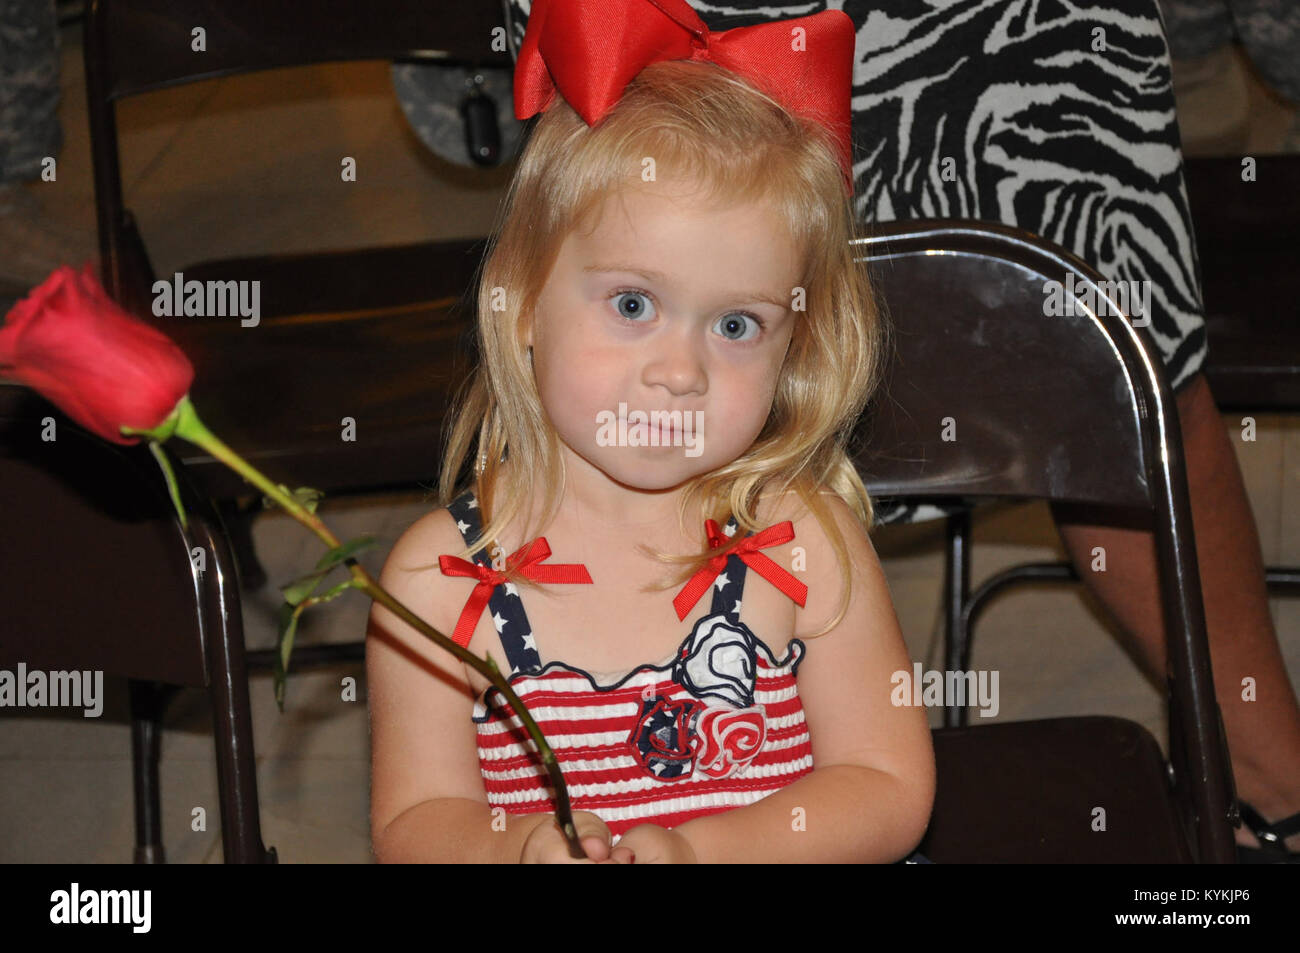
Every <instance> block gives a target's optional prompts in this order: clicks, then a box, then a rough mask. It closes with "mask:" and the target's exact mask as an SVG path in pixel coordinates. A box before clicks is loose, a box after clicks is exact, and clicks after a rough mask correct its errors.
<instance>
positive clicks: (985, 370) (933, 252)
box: [855, 220, 1233, 862]
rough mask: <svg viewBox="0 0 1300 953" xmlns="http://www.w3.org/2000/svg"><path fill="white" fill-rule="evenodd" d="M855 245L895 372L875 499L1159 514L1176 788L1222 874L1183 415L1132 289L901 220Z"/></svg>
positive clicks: (1024, 248)
mask: <svg viewBox="0 0 1300 953" xmlns="http://www.w3.org/2000/svg"><path fill="white" fill-rule="evenodd" d="M856 244H857V246H858V247H859V249H860V250H861V256H860V260H863V261H865V262H867V263H868V265H869V267H870V269H871V274H872V275H873V276H874V278H875V282H876V287H877V290H878V292H879V294H880V296H881V297H882V299H883V300H884V303H885V305H886V308H887V312H888V314H889V316H890V323H891V325H892V328H893V345H892V350H893V355H892V358H893V359H892V362H891V364H890V368H889V371H888V374H887V377H886V379H885V381H884V383H883V385H882V387H881V390H880V391H879V392H878V394H877V396H876V398H874V399H873V402H872V405H871V406H870V407H869V408H868V411H867V413H866V414H864V416H863V423H862V427H861V429H860V431H859V438H860V444H861V446H860V449H859V450H857V452H856V456H855V462H856V463H857V465H858V467H859V470H860V471H861V473H862V474H863V478H864V480H865V481H866V483H867V486H868V489H869V490H870V491H871V492H872V494H873V495H881V496H891V497H903V498H907V499H932V500H933V499H941V498H948V499H952V498H962V499H971V500H974V499H979V498H1018V499H1024V498H1032V499H1044V500H1060V501H1073V502H1083V503H1095V504H1103V505H1112V506H1118V507H1125V508H1140V509H1142V510H1145V511H1146V512H1147V513H1149V514H1150V515H1151V517H1152V522H1153V529H1154V532H1155V538H1156V551H1157V556H1158V560H1159V567H1160V595H1161V601H1162V605H1163V607H1164V618H1165V626H1166V634H1167V640H1168V646H1169V653H1168V656H1169V676H1170V692H1171V701H1170V747H1171V760H1172V764H1173V768H1174V772H1175V777H1176V791H1177V793H1178V797H1179V803H1180V805H1181V806H1182V808H1183V812H1184V817H1185V819H1186V820H1187V821H1188V823H1189V829H1193V830H1195V831H1196V838H1197V843H1198V848H1199V851H1198V852H1199V856H1200V857H1201V859H1202V860H1216V859H1217V860H1220V861H1224V862H1227V861H1229V860H1231V858H1232V856H1233V847H1232V838H1231V833H1230V830H1229V827H1228V819H1229V817H1230V810H1231V806H1230V805H1231V797H1230V794H1229V791H1230V790H1231V781H1230V778H1229V775H1228V773H1227V770H1228V769H1227V761H1226V757H1225V756H1224V752H1223V749H1222V747H1221V735H1220V723H1219V717H1218V711H1217V707H1216V705H1215V700H1214V686H1213V679H1212V677H1211V671H1210V656H1209V648H1208V641H1207V639H1206V632H1205V610H1204V605H1203V603H1202V600H1201V589H1200V573H1199V571H1198V567H1197V561H1196V546H1195V541H1194V537H1193V535H1192V522H1191V505H1190V498H1189V496H1188V491H1187V482H1186V475H1185V472H1184V464H1183V452H1182V439H1181V432H1180V430H1179V428H1178V410H1177V406H1176V404H1175V403H1174V399H1173V394H1172V392H1171V391H1170V389H1169V385H1168V382H1167V381H1166V379H1165V374H1164V365H1163V363H1162V361H1161V358H1160V354H1159V351H1158V350H1157V348H1156V346H1155V344H1154V342H1153V340H1152V339H1151V337H1150V335H1149V334H1148V332H1147V331H1146V330H1145V328H1144V327H1141V326H1139V327H1135V326H1134V323H1135V320H1131V319H1130V317H1129V315H1130V314H1134V318H1135V319H1136V321H1138V322H1140V320H1141V319H1140V318H1137V316H1136V314H1135V312H1136V311H1137V310H1138V309H1137V308H1136V307H1135V306H1134V301H1135V300H1136V301H1139V302H1142V303H1143V304H1145V303H1146V302H1145V301H1143V292H1142V289H1141V288H1140V287H1139V288H1136V289H1134V288H1118V287H1116V286H1115V285H1114V284H1112V283H1107V282H1106V281H1105V280H1104V279H1103V278H1101V276H1100V275H1098V274H1097V273H1096V271H1094V270H1093V269H1092V268H1091V267H1089V266H1088V265H1087V264H1086V263H1085V262H1083V261H1081V260H1080V259H1078V258H1076V257H1075V256H1073V255H1071V254H1070V253H1068V252H1066V251H1065V250H1063V249H1061V248H1059V247H1057V246H1054V245H1051V244H1049V243H1048V242H1046V241H1044V240H1042V239H1040V238H1038V237H1037V236H1034V235H1031V234H1029V233H1027V232H1023V231H1020V230H1018V229H1013V228H1009V227H1007V226H1004V225H995V224H991V223H986V222H979V221H938V220H922V221H910V222H895V223H890V224H887V225H882V226H878V227H877V228H876V229H875V234H874V235H873V236H872V237H870V238H867V239H863V240H860V241H859V242H857V243H856ZM1124 299H1127V300H1124ZM1146 301H1149V298H1148V299H1146ZM1144 313H1149V311H1146V312H1144Z"/></svg>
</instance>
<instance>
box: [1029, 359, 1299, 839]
mask: <svg viewBox="0 0 1300 953" xmlns="http://www.w3.org/2000/svg"><path fill="white" fill-rule="evenodd" d="M1177 403H1178V412H1179V421H1180V427H1181V430H1182V435H1183V452H1184V456H1185V458H1186V460H1187V482H1188V487H1189V491H1190V494H1191V500H1192V525H1193V528H1194V531H1195V534H1196V558H1197V561H1198V563H1199V565H1200V574H1201V589H1202V594H1203V597H1204V600H1205V615H1206V627H1207V629H1208V633H1209V641H1210V658H1211V663H1212V664H1213V666H1214V688H1215V694H1216V696H1217V697H1218V700H1219V707H1220V708H1221V710H1222V712H1223V721H1224V729H1225V731H1226V733H1227V737H1228V747H1229V748H1230V750H1231V755H1232V762H1233V770H1234V774H1235V778H1236V783H1237V792H1238V795H1239V796H1240V797H1241V799H1242V800H1243V801H1246V802H1248V803H1249V804H1251V805H1252V806H1253V807H1254V808H1255V809H1256V810H1258V811H1259V812H1260V814H1262V815H1263V816H1264V817H1265V818H1267V819H1268V820H1270V821H1277V820H1280V819H1281V818H1283V817H1287V816H1289V815H1291V814H1294V813H1295V812H1296V811H1300V707H1297V704H1296V696H1295V692H1294V691H1293V690H1292V688H1291V683H1290V681H1289V680H1288V678H1287V673H1286V669H1285V666H1284V663H1283V660H1282V653H1281V651H1280V649H1279V648H1278V643H1277V634H1276V632H1275V630H1274V628H1273V620H1272V618H1271V616H1270V615H1269V608H1268V595H1267V588H1266V585H1265V582H1264V564H1263V557H1262V555H1261V551H1260V544H1259V532H1258V530H1257V529H1256V527H1255V520H1254V515H1253V514H1252V512H1251V509H1250V502H1249V500H1248V499H1247V497H1246V489H1245V485H1244V483H1243V482H1242V478H1241V470H1240V468H1239V466H1238V463H1237V457H1236V454H1235V452H1234V450H1233V447H1232V444H1231V442H1230V438H1229V436H1228V432H1227V427H1226V426H1225V423H1224V420H1223V418H1222V417H1221V416H1220V415H1219V411H1218V408H1217V407H1216V406H1215V404H1214V398H1213V396H1212V395H1211V393H1210V388H1209V385H1208V384H1207V383H1206V381H1205V377H1204V376H1203V375H1201V374H1197V375H1196V376H1195V377H1194V378H1193V379H1192V381H1190V382H1189V383H1188V385H1187V386H1186V387H1184V388H1183V389H1182V390H1181V391H1180V392H1179V394H1178V395H1177ZM1053 515H1054V516H1055V517H1056V520H1057V527H1058V528H1059V529H1060V531H1061V537H1062V540H1063V542H1064V544H1065V548H1066V551H1067V552H1068V553H1069V556H1070V559H1071V561H1072V562H1073V563H1074V565H1075V567H1076V569H1077V570H1078V573H1079V575H1080V577H1081V578H1082V579H1083V581H1084V583H1085V584H1086V585H1087V586H1088V588H1089V589H1090V590H1091V591H1092V592H1093V593H1094V594H1095V595H1096V596H1097V598H1098V599H1099V600H1100V601H1101V602H1102V604H1103V605H1104V606H1105V607H1106V608H1107V609H1108V610H1109V611H1110V612H1111V614H1112V615H1113V616H1114V618H1115V619H1116V621H1117V622H1118V623H1119V625H1120V626H1121V627H1122V628H1123V630H1124V632H1125V634H1126V635H1127V636H1128V638H1129V640H1130V643H1129V648H1130V650H1131V651H1133V653H1134V654H1135V656H1136V657H1137V659H1138V661H1139V663H1140V664H1141V665H1142V667H1143V668H1144V669H1145V671H1146V673H1147V675H1148V677H1150V678H1152V679H1153V680H1154V681H1155V683H1156V684H1157V685H1160V686H1163V685H1164V680H1165V675H1164V673H1165V636H1164V611H1163V608H1162V607H1161V605H1160V598H1159V595H1158V589H1157V583H1156V579H1157V576H1156V554H1155V538H1154V536H1153V535H1152V534H1151V533H1150V532H1145V531H1141V530H1134V529H1121V528H1116V527H1108V526H1095V525H1086V524H1084V523H1080V522H1077V520H1078V519H1079V518H1081V517H1084V518H1086V515H1087V511H1086V510H1081V509H1079V508H1069V507H1059V508H1058V507H1053ZM1096 546H1100V547H1103V548H1104V550H1105V553H1106V563H1105V565H1106V570H1107V571H1106V572H1093V571H1091V566H1092V563H1093V554H1092V552H1093V548H1094V547H1096ZM1245 678H1252V679H1254V682H1255V699H1256V700H1255V701H1244V700H1243V699H1242V693H1243V688H1242V680H1243V679H1245ZM1237 841H1238V843H1241V844H1249V845H1253V844H1255V843H1256V840H1255V838H1254V837H1253V836H1252V835H1250V834H1249V833H1248V832H1247V831H1246V828H1245V827H1244V826H1243V827H1242V828H1240V829H1239V830H1238V832H1237ZM1287 846H1288V847H1290V848H1291V849H1292V850H1295V849H1297V848H1300V835H1298V836H1296V837H1293V838H1290V839H1288V841H1287Z"/></svg>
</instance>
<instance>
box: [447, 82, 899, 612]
mask: <svg viewBox="0 0 1300 953" xmlns="http://www.w3.org/2000/svg"><path fill="white" fill-rule="evenodd" d="M648 156H653V157H654V165H655V175H656V178H659V179H662V178H664V177H666V176H671V177H672V180H673V181H674V182H676V181H683V182H688V183H691V184H692V185H695V186H698V187H702V190H703V194H704V195H705V196H706V198H708V199H711V200H713V201H717V202H719V203H727V202H737V203H739V202H746V201H754V200H760V201H762V200H766V201H768V202H770V203H772V207H773V208H774V209H775V210H776V211H777V213H778V214H779V215H780V216H781V217H782V219H783V220H784V221H785V222H788V223H789V227H790V234H791V238H792V239H793V241H794V242H795V243H796V245H795V247H796V248H798V247H802V248H803V249H805V256H806V257H805V267H804V273H803V281H802V284H801V286H800V287H802V288H804V289H805V301H806V306H807V308H806V311H804V312H800V313H798V314H797V315H796V320H795V326H794V329H793V334H792V337H791V341H790V346H789V349H788V351H787V352H786V357H785V361H784V364H783V365H782V368H781V376H780V381H779V383H778V385H777V390H776V395H775V398H774V400H773V404H772V410H771V413H770V415H769V417H768V420H767V422H766V424H765V425H764V427H763V429H762V431H761V432H760V433H759V435H758V438H757V439H756V440H755V442H754V444H753V445H752V446H751V447H750V448H749V450H748V451H746V452H745V453H744V454H742V455H741V456H740V457H739V458H738V459H736V460H733V461H732V462H731V463H729V464H727V465H725V466H723V467H720V468H719V469H717V470H714V471H713V472H710V473H706V474H702V475H700V476H698V477H695V478H693V479H692V480H691V481H690V482H689V483H688V484H687V486H686V487H685V488H684V492H683V493H682V497H681V506H680V509H679V512H678V518H679V521H680V525H681V526H682V527H683V531H685V529H684V528H685V527H686V525H687V523H686V518H687V515H688V513H692V514H694V517H693V518H694V520H695V521H694V522H693V525H694V526H697V527H699V526H702V523H703V518H704V517H708V518H712V519H715V520H717V522H718V524H719V525H724V524H725V522H726V521H727V519H728V518H730V517H733V516H734V518H735V519H736V522H737V523H738V524H739V526H740V527H741V529H742V530H744V531H756V530H758V529H761V528H762V527H761V526H760V525H759V523H758V521H757V519H756V507H757V505H758V503H759V501H760V500H761V499H762V498H765V497H767V496H769V495H771V494H775V495H777V496H778V497H784V495H785V494H786V493H787V492H788V491H793V492H795V493H797V494H798V496H799V498H800V499H802V500H803V501H804V503H805V505H806V506H807V507H808V509H809V510H810V511H811V512H812V513H813V514H814V515H815V516H816V518H817V520H818V522H819V523H820V524H821V525H822V527H823V528H824V530H825V531H826V533H827V536H828V538H829V540H830V542H831V545H832V547H833V549H834V551H835V554H836V558H837V561H838V564H839V568H840V572H841V578H842V579H843V582H844V586H843V591H844V593H845V595H844V599H843V601H842V603H841V605H840V607H839V610H838V612H837V614H836V616H835V618H834V620H833V621H832V622H831V623H829V624H828V625H827V626H825V627H824V628H823V629H821V630H819V631H818V632H817V633H816V634H817V635H821V634H824V633H825V632H828V631H830V630H831V629H833V628H834V627H835V626H836V625H838V624H839V622H840V620H841V619H842V618H843V617H844V614H845V612H846V611H847V608H848V592H849V580H850V569H849V565H848V562H849V559H848V550H847V548H846V545H845V542H844V539H843V536H842V535H841V533H840V532H839V530H838V528H837V527H836V525H835V523H834V521H833V519H832V518H831V513H830V510H829V508H828V507H827V505H826V503H825V502H824V501H823V499H822V494H823V493H824V492H831V493H834V494H835V495H837V496H839V497H840V498H841V499H842V500H844V501H845V502H846V503H847V504H848V505H849V506H850V507H851V508H852V510H853V512H854V513H855V514H856V516H857V518H858V520H859V521H860V523H861V525H862V526H863V528H864V529H865V530H868V531H869V530H870V528H871V526H872V521H873V509H872V505H871V500H870V498H869V497H868V495H867V491H866V488H865V487H864V486H863V484H862V480H861V478H860V477H859V475H858V472H857V470H856V468H855V467H854V465H853V463H852V461H851V460H850V458H849V455H848V442H849V439H850V437H851V435H852V433H853V429H854V426H855V424H856V422H857V420H858V417H859V415H860V414H861V412H862V410H863V408H864V406H865V404H866V402H867V400H868V399H869V397H870V395H871V392H872V391H873V389H874V387H875V385H876V383H877V381H878V378H879V373H880V370H881V365H882V354H883V351H884V347H885V340H886V333H887V332H886V326H885V322H884V321H883V319H882V316H881V312H880V309H879V308H878V306H877V303H876V301H875V297H874V294H873V291H872V287H871V285H870V283H869V281H868V278H867V275H866V273H865V269H864V267H863V266H862V265H861V264H859V263H857V262H855V261H854V254H853V250H852V248H851V246H850V241H851V240H852V239H854V238H855V237H857V235H858V231H857V225H856V221H855V216H854V214H853V207H852V201H851V199H850V197H849V196H848V195H847V193H846V191H845V186H844V178H843V171H842V168H841V166H840V164H839V162H838V160H837V158H836V156H837V153H836V152H835V145H834V140H833V139H832V138H831V136H830V134H829V133H828V131H827V130H826V129H825V128H824V127H823V126H822V125H821V124H820V123H817V122H816V121H814V120H810V119H804V118H801V117H796V116H794V115H792V114H790V113H789V112H787V111H786V110H785V109H784V108H783V107H782V106H781V105H780V104H779V103H777V102H776V101H775V100H773V99H772V98H770V97H769V96H767V95H765V94H764V93H762V92H760V91H759V90H757V89H755V88H754V87H753V86H751V85H749V83H747V82H746V81H745V80H743V79H741V78H740V77H738V76H737V75H735V74H733V73H731V72H730V71H728V70H725V69H722V68H720V67H717V66H715V65H713V64H711V63H707V62H698V61H689V60H685V61H683V60H678V61H671V62H662V63H656V64H654V65H652V66H649V67H647V68H646V69H645V70H643V71H642V72H641V73H640V74H638V76H637V77H636V78H635V79H634V80H633V81H632V83H630V84H629V85H628V87H627V88H626V90H625V91H624V94H623V96H622V98H621V99H620V101H619V102H618V104H617V105H616V106H615V107H614V108H613V109H612V110H611V111H610V112H609V113H608V115H607V116H606V117H605V118H604V119H603V120H602V121H601V122H599V123H597V124H596V126H595V127H588V126H587V125H586V123H585V122H584V121H583V119H582V118H581V117H580V116H579V115H578V114H577V113H576V112H575V111H574V110H573V109H572V107H570V106H569V104H568V103H566V102H564V100H563V99H562V98H560V97H558V96H557V99H556V101H555V103H554V104H553V105H552V107H551V108H550V109H549V110H548V111H547V112H545V113H544V114H542V115H541V116H540V117H539V118H538V119H537V120H536V122H535V125H534V126H533V128H532V129H531V130H530V134H529V137H528V141H527V143H526V146H525V148H524V151H523V154H522V156H521V157H520V160H519V165H518V168H517V170H516V173H515V176H514V179H513V181H512V182H511V184H510V188H509V191H508V193H507V196H506V201H505V203H504V205H503V207H502V214H501V218H500V221H499V223H498V225H497V227H496V229H495V230H494V237H493V238H492V239H491V240H490V243H489V246H488V250H487V254H486V256H485V259H484V261H483V263H482V265H481V270H480V273H479V280H478V286H477V291H478V315H477V317H478V329H477V330H478V334H477V341H478V348H479V354H480V361H479V365H478V367H477V368H476V369H475V371H474V373H473V374H472V375H471V377H470V378H469V380H468V381H467V382H466V386H465V387H464V389H463V390H462V392H461V394H460V395H459V396H458V400H457V402H456V407H455V410H454V412H453V415H452V418H451V420H452V425H451V432H450V436H449V438H448V443H447V453H446V456H445V457H444V460H443V464H442V469H441V474H440V478H439V484H438V494H439V501H440V503H441V505H443V506H446V505H447V504H448V503H450V502H451V501H452V500H453V499H455V497H456V496H458V495H459V494H460V493H462V492H463V491H464V490H465V489H467V488H469V487H471V486H474V485H475V483H477V487H476V496H477V498H478V500H479V506H480V513H481V517H482V520H483V532H482V535H481V537H480V539H479V540H478V541H476V545H475V546H473V547H472V548H466V549H465V550H463V551H462V552H461V553H460V555H461V556H462V558H464V557H467V556H469V554H470V553H471V552H476V551H478V549H480V548H481V547H482V546H483V545H484V541H490V540H495V539H496V537H497V535H499V534H500V533H501V531H502V530H504V529H505V527H506V526H507V525H509V524H510V523H511V521H512V520H514V519H515V518H516V517H517V516H519V515H520V514H521V512H522V511H523V510H524V508H525V506H527V507H528V510H527V514H528V518H529V519H530V520H531V518H532V516H533V515H534V512H535V511H534V509H533V505H534V503H535V502H536V499H535V498H534V496H533V491H534V490H540V491H541V493H542V496H543V499H542V505H541V507H540V512H541V517H540V520H539V521H538V523H537V526H538V532H540V531H542V530H544V529H545V527H546V526H548V525H550V522H551V521H552V520H553V519H554V517H555V514H556V512H557V511H558V507H559V505H560V501H561V500H562V499H563V495H564V480H565V475H564V461H563V456H562V454H561V452H560V447H559V440H558V438H557V436H556V434H555V432H554V430H552V428H551V427H550V426H549V425H548V424H547V422H546V415H545V413H544V412H543V408H542V404H541V400H540V398H539V396H538V392H537V385H536V382H535V380H534V377H533V371H532V364H531V360H530V357H529V355H528V354H527V346H526V344H525V340H526V338H525V331H526V329H527V322H528V321H529V320H531V315H532V314H533V309H534V306H535V304H536V302H537V300H538V297H539V296H540V294H541V291H542V288H543V286H544V284H545V281H546V279H547V277H548V275H549V274H550V270H551V268H552V266H553V264H554V262H555V259H556V256H557V255H558V252H559V249H560V245H561V244H562V242H563V240H564V238H565V237H566V236H567V235H568V234H569V233H570V231H571V230H573V229H576V228H580V227H582V226H583V225H584V223H586V222H587V221H588V220H589V219H590V217H591V216H592V215H593V213H595V212H596V211H597V210H599V208H600V207H601V204H602V203H603V201H604V200H605V199H606V198H608V197H610V196H613V195H615V194H617V193H618V192H619V191H621V190H626V189H632V188H635V187H636V186H637V184H638V183H640V182H641V181H642V178H641V176H642V169H643V160H644V158H645V157H648ZM507 448H508V459H507ZM471 463H473V464H474V465H473V466H472V467H470V466H469V464H471ZM512 474H516V475H527V478H526V479H524V480H519V479H512ZM539 477H540V478H539ZM701 514H702V515H701ZM534 535H535V534H534V533H533V532H528V533H526V534H525V536H524V537H523V538H524V539H532V538H533V536H534ZM701 535H702V534H701ZM742 537H743V533H737V534H736V537H735V544H738V543H739V542H740V541H741V539H742ZM735 544H733V545H735ZM493 545H495V544H493ZM701 546H702V548H701V551H699V552H697V553H691V554H687V555H680V554H679V555H673V554H667V553H660V552H656V551H653V550H650V549H648V548H646V549H645V551H647V552H649V553H651V555H653V556H654V557H655V558H656V559H658V560H659V561H661V562H664V563H667V564H671V565H676V566H678V567H679V571H678V572H677V573H675V574H673V575H672V576H671V578H669V579H668V580H667V581H666V582H664V583H663V584H662V585H652V586H649V587H647V588H648V589H667V588H673V587H676V586H680V585H681V584H682V583H684V582H685V580H686V579H688V578H689V577H690V576H691V575H693V574H694V573H695V572H696V571H698V570H699V569H700V568H702V567H703V565H704V564H705V562H706V561H707V560H708V559H709V558H710V557H711V556H715V555H717V554H718V552H719V551H715V550H708V549H705V548H703V547H705V546H707V541H705V540H703V539H701ZM730 548H731V547H728V549H727V550H722V551H721V552H726V551H728V550H729V549H730ZM512 568H513V567H507V568H506V575H507V578H510V579H511V581H515V582H518V583H520V584H522V585H530V584H531V581H530V580H528V579H525V578H521V577H519V576H518V575H517V574H516V573H513V572H512Z"/></svg>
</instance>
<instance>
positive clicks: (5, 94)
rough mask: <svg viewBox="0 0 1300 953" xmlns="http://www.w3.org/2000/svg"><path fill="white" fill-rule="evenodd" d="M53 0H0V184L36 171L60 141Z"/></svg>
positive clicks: (22, 179)
mask: <svg viewBox="0 0 1300 953" xmlns="http://www.w3.org/2000/svg"><path fill="white" fill-rule="evenodd" d="M59 55H60V46H59V25H58V15H57V13H56V10H55V0H0V184H6V183H12V182H23V181H27V180H30V179H34V178H36V177H37V176H38V175H40V171H41V160H42V159H44V158H45V157H46V156H53V155H57V153H58V151H59V149H60V148H61V147H62V145H63V130H62V129H61V128H60V126H59V117H58V105H59Z"/></svg>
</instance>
